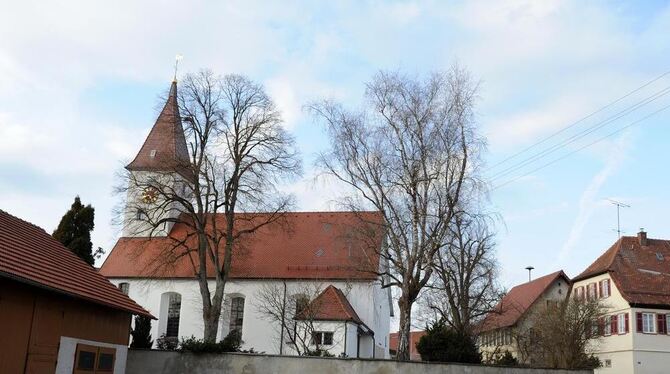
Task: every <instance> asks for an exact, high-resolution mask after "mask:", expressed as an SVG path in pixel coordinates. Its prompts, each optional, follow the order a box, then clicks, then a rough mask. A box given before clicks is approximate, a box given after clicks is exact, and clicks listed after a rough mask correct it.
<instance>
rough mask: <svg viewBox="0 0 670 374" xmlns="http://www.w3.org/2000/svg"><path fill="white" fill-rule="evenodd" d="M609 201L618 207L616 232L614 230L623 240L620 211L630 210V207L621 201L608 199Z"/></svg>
mask: <svg viewBox="0 0 670 374" xmlns="http://www.w3.org/2000/svg"><path fill="white" fill-rule="evenodd" d="M607 200H609V202H610V203H612V204H613V205H616V230H613V231H616V233H617V235H618V236H619V238H621V233H622V231H621V223H620V219H619V209H621V208H630V205H628V204H624V203H622V202H620V201H616V200H612V199H607Z"/></svg>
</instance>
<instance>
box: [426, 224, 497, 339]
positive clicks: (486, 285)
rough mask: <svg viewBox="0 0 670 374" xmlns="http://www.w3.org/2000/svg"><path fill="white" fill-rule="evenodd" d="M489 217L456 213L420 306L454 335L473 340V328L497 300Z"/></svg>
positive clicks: (495, 268) (495, 270)
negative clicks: (455, 332)
mask: <svg viewBox="0 0 670 374" xmlns="http://www.w3.org/2000/svg"><path fill="white" fill-rule="evenodd" d="M492 224H493V222H492V218H491V217H490V216H489V215H484V214H477V213H470V212H459V213H458V214H456V215H455V216H454V220H453V222H452V224H451V226H450V232H451V234H450V236H449V239H448V242H447V245H445V246H444V247H443V248H442V249H440V253H439V255H438V256H436V259H435V262H434V264H433V268H434V269H435V270H434V276H433V279H432V280H431V282H430V283H429V289H428V290H427V291H426V293H425V295H424V297H423V300H422V301H421V304H422V305H423V306H425V307H427V308H428V309H429V310H430V311H431V312H433V315H434V318H435V319H437V320H442V321H445V322H446V323H448V324H449V326H450V327H451V328H453V329H454V330H456V331H457V332H459V333H461V334H464V335H468V336H472V334H473V331H472V327H473V326H474V325H475V324H476V323H477V322H478V321H480V320H481V319H482V318H483V317H484V316H485V315H486V314H487V313H489V312H490V311H491V310H492V309H493V308H494V307H495V305H496V303H497V302H498V301H499V300H500V297H501V293H502V290H501V289H500V287H499V285H498V283H497V263H496V259H495V253H494V246H495V238H494V234H493V233H492V231H491V226H492Z"/></svg>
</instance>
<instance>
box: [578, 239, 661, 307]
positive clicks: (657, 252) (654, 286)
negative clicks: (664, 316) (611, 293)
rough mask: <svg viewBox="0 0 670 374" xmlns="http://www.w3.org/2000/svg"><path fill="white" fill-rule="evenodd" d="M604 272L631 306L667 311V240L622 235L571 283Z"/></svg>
mask: <svg viewBox="0 0 670 374" xmlns="http://www.w3.org/2000/svg"><path fill="white" fill-rule="evenodd" d="M605 273H609V276H610V277H611V278H612V280H613V281H614V284H615V285H616V287H617V289H618V290H619V292H621V296H623V298H624V299H625V300H626V301H627V302H628V303H629V304H630V305H631V306H640V307H652V306H656V307H663V308H670V241H669V240H661V239H646V245H642V244H641V241H640V239H638V238H637V237H634V236H622V237H621V238H619V240H617V241H616V242H615V243H614V244H613V245H612V246H611V247H610V248H609V249H608V250H607V251H605V253H603V254H602V255H601V256H600V257H598V258H597V259H596V260H595V261H594V262H593V263H592V264H591V265H590V266H589V267H587V268H586V270H584V271H583V272H582V273H581V274H579V275H578V276H576V277H575V278H574V279H573V282H577V281H581V280H584V279H587V278H591V277H594V276H597V275H600V274H605Z"/></svg>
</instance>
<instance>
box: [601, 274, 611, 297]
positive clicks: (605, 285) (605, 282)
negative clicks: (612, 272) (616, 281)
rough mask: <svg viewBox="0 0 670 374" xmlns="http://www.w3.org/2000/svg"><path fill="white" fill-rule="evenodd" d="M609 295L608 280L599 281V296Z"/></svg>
mask: <svg viewBox="0 0 670 374" xmlns="http://www.w3.org/2000/svg"><path fill="white" fill-rule="evenodd" d="M609 296H610V280H609V279H604V280H603V281H602V283H601V289H600V297H602V298H605V297H609Z"/></svg>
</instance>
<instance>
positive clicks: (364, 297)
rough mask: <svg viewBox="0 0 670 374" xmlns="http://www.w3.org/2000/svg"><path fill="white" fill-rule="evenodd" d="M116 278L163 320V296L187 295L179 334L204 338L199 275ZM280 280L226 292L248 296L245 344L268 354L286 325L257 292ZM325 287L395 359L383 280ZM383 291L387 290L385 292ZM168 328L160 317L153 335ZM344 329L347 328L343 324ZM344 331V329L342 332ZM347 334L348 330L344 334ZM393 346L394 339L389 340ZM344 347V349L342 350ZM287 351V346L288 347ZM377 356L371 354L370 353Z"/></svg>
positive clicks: (294, 284) (240, 283) (224, 324)
mask: <svg viewBox="0 0 670 374" xmlns="http://www.w3.org/2000/svg"><path fill="white" fill-rule="evenodd" d="M110 281H111V282H112V283H114V284H115V285H118V284H119V283H122V282H127V283H128V284H129V293H128V296H130V298H132V299H133V300H135V301H136V302H137V303H139V304H140V305H142V306H143V307H144V308H146V309H147V310H149V311H150V312H151V313H152V314H153V315H154V316H156V317H157V318H159V320H163V319H164V318H165V317H164V316H161V315H160V311H161V295H162V294H163V293H165V292H177V293H179V294H181V316H180V322H179V336H180V337H189V336H191V335H193V336H195V337H197V338H202V336H203V323H202V301H201V296H200V292H199V288H198V283H197V281H195V280H193V279H153V280H146V279H127V278H126V279H124V278H114V279H110ZM268 283H275V284H276V285H278V286H281V285H282V282H281V281H280V280H232V281H229V282H228V284H227V285H226V292H225V294H226V295H232V294H235V295H243V296H244V297H245V303H244V322H243V327H242V340H243V341H244V344H243V349H250V348H254V349H255V350H256V351H259V352H266V353H268V354H279V345H280V333H281V332H280V326H277V324H276V323H273V322H272V321H269V320H267V319H265V318H264V316H263V315H262V314H261V313H259V312H258V310H257V309H258V308H257V305H258V302H259V301H258V300H257V298H256V295H257V293H258V292H259V291H260V290H261V289H262V287H263V285H264V284H268ZM306 283H311V284H315V282H306V281H287V295H291V294H293V293H296V292H297V291H293V290H299V289H301V288H302V287H303V286H304V285H305V284H306ZM316 284H318V285H319V287H320V288H321V289H325V288H326V287H327V286H328V285H330V284H332V285H334V286H335V287H338V288H340V289H341V290H342V291H343V292H344V293H345V295H346V296H347V299H348V300H349V302H350V303H351V305H352V307H353V308H354V310H356V313H357V314H358V315H359V317H360V318H361V320H362V321H363V322H364V323H365V324H366V325H367V326H368V327H370V328H371V329H373V331H374V334H375V337H377V339H376V343H377V345H378V346H380V349H383V354H384V357H378V358H389V354H388V346H387V347H383V346H384V342H385V339H384V337H385V336H388V331H389V324H390V315H389V313H388V300H385V299H384V298H383V297H382V295H386V293H385V292H384V291H382V290H380V287H379V285H377V284H376V283H374V282H342V281H333V282H316ZM210 289H211V290H213V289H214V282H213V281H211V282H210ZM380 291H381V292H380ZM160 325H161V326H162V330H159V323H158V321H153V323H152V329H151V333H152V338H153V339H154V340H156V339H157V338H159V337H160V335H161V334H162V333H163V332H164V324H162V323H161V324H160ZM227 330H228V319H227V313H226V312H225V310H224V315H223V316H222V319H221V321H220V325H219V334H218V339H222V338H223V337H225V334H227ZM342 330H343V329H342ZM342 334H343V333H342ZM341 338H342V339H343V338H344V335H342V337H341ZM386 345H388V344H386ZM340 352H341V351H340ZM284 353H285V354H286V353H287V352H286V351H285V352H284ZM370 357H371V356H370Z"/></svg>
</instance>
